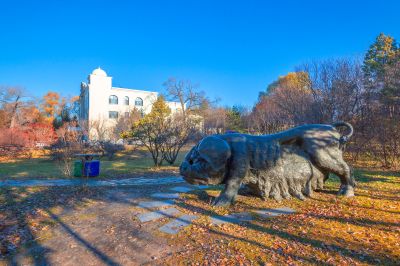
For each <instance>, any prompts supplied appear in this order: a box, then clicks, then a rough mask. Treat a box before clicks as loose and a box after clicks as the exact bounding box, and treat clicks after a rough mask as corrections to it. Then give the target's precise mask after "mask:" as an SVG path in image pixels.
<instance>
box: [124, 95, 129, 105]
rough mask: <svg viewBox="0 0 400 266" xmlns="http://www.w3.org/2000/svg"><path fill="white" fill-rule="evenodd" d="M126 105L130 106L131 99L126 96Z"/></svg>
mask: <svg viewBox="0 0 400 266" xmlns="http://www.w3.org/2000/svg"><path fill="white" fill-rule="evenodd" d="M124 99H125V105H129V97H128V96H125V98H124Z"/></svg>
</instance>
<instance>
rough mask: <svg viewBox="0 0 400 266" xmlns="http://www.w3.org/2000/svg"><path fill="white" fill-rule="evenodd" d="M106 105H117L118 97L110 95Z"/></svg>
mask: <svg viewBox="0 0 400 266" xmlns="http://www.w3.org/2000/svg"><path fill="white" fill-rule="evenodd" d="M108 103H109V104H118V97H117V96H115V95H110V98H108Z"/></svg>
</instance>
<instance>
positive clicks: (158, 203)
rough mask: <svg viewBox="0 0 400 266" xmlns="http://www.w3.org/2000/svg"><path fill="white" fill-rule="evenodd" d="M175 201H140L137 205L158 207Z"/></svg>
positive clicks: (172, 203)
mask: <svg viewBox="0 0 400 266" xmlns="http://www.w3.org/2000/svg"><path fill="white" fill-rule="evenodd" d="M174 204H175V202H174V201H173V200H162V201H161V200H156V201H142V202H139V204H138V205H137V206H139V207H141V208H159V207H164V206H171V205H174Z"/></svg>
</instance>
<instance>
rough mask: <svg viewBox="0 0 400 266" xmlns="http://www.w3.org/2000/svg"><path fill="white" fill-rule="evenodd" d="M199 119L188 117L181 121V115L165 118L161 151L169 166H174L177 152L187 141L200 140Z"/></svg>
mask: <svg viewBox="0 0 400 266" xmlns="http://www.w3.org/2000/svg"><path fill="white" fill-rule="evenodd" d="M200 120H201V118H200V117H195V116H190V117H188V118H187V119H183V117H182V114H179V113H176V114H174V115H172V116H170V117H168V118H167V127H166V128H165V130H164V132H163V142H162V145H161V151H162V154H163V158H164V160H165V161H167V162H168V163H169V164H174V162H175V161H176V158H177V156H178V154H179V151H180V150H181V149H182V147H183V146H184V145H186V144H187V143H188V142H189V141H192V140H193V141H194V140H196V139H199V138H200V134H199V125H200Z"/></svg>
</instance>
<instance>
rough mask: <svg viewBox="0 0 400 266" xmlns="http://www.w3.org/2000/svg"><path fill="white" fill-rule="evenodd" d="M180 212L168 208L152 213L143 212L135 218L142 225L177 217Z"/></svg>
mask: <svg viewBox="0 0 400 266" xmlns="http://www.w3.org/2000/svg"><path fill="white" fill-rule="evenodd" d="M180 214H181V212H180V211H179V210H178V209H176V208H168V209H164V210H158V211H154V212H145V213H141V214H139V215H137V218H138V219H139V221H141V222H142V223H144V222H148V221H154V220H157V219H160V218H163V217H171V216H178V215H180Z"/></svg>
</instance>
